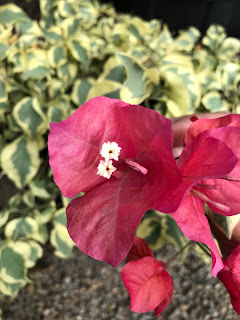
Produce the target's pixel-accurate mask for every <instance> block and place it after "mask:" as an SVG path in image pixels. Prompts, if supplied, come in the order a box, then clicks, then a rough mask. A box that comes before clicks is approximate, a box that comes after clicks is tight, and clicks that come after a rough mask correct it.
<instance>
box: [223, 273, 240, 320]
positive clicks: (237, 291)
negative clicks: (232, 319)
mask: <svg viewBox="0 0 240 320" xmlns="http://www.w3.org/2000/svg"><path fill="white" fill-rule="evenodd" d="M218 278H219V279H220V280H221V281H222V283H223V284H224V286H225V287H226V289H227V291H228V293H229V295H230V299H231V303H232V306H233V308H234V310H235V311H236V312H237V313H238V314H239V315H240V287H239V285H238V284H237V283H236V282H235V281H234V279H233V276H232V273H231V272H229V271H225V270H221V271H220V272H219V273H218Z"/></svg>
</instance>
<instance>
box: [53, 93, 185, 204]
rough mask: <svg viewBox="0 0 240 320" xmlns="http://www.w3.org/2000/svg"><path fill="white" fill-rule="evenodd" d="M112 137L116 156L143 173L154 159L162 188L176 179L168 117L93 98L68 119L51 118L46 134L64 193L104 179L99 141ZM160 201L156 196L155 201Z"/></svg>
mask: <svg viewBox="0 0 240 320" xmlns="http://www.w3.org/2000/svg"><path fill="white" fill-rule="evenodd" d="M108 141H110V142H116V143H117V145H118V146H119V147H121V152H120V158H121V159H122V160H125V159H130V160H131V159H132V160H133V161H135V162H138V163H139V164H140V165H142V166H143V167H145V168H147V170H148V172H149V171H150V170H151V168H152V167H154V166H155V164H156V163H157V164H160V166H159V167H158V170H162V182H163V181H164V182H166V183H167V185H166V187H165V189H166V191H169V192H171V191H172V189H173V188H175V187H176V186H177V185H179V184H180V183H181V173H180V171H179V169H178V167H177V165H176V163H175V160H174V158H173V155H172V145H173V134H172V129H171V121H170V120H169V119H166V118H165V117H163V116H161V115H160V114H159V113H157V112H155V111H154V110H150V109H146V108H144V107H141V106H133V105H129V104H126V103H124V102H122V101H120V100H116V99H110V98H106V97H97V98H93V99H91V100H89V101H88V102H86V103H85V104H84V105H83V106H81V107H80V108H78V109H77V110H76V111H75V112H74V113H73V114H72V115H71V116H70V117H69V118H68V119H66V120H64V121H62V122H59V123H52V124H51V125H50V134H49V139H48V147H49V155H50V165H51V167H52V170H53V176H54V180H55V182H56V184H57V185H58V186H59V188H60V189H61V191H62V193H63V195H64V196H68V197H70V198H71V197H74V196H75V195H76V194H78V193H79V192H80V191H83V192H86V191H88V190H90V189H91V188H94V187H95V186H96V185H98V184H100V183H102V182H106V180H105V178H104V177H101V176H99V175H97V174H96V172H97V167H98V165H99V163H100V160H101V159H102V158H101V155H100V151H101V149H102V146H103V144H104V143H107V142H108ZM159 201H160V202H161V199H160V200H159Z"/></svg>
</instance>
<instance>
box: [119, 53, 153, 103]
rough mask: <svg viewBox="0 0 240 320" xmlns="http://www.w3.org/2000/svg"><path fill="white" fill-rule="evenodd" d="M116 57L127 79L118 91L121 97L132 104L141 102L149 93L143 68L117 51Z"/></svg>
mask: <svg viewBox="0 0 240 320" xmlns="http://www.w3.org/2000/svg"><path fill="white" fill-rule="evenodd" d="M117 57H118V58H119V59H120V60H121V62H122V64H123V66H124V68H125V69H126V73H127V79H126V81H125V83H124V86H123V87H122V89H121V91H120V97H121V99H122V100H123V101H126V102H129V103H132V104H138V103H141V102H142V101H143V100H144V99H145V98H146V97H147V96H148V95H149V94H148V93H147V79H146V75H145V73H144V70H143V69H142V68H141V67H140V66H139V65H138V64H137V63H136V62H135V61H134V60H133V59H132V58H130V57H128V56H126V55H123V54H120V53H118V54H117Z"/></svg>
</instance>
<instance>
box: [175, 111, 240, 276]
mask: <svg viewBox="0 0 240 320" xmlns="http://www.w3.org/2000/svg"><path fill="white" fill-rule="evenodd" d="M232 116H233V115H231V119H232V118H233V117H232ZM228 117H230V116H226V117H223V118H224V119H225V121H223V120H219V119H222V118H219V119H200V120H197V121H195V122H193V124H192V125H191V126H190V128H189V129H188V131H187V132H186V135H185V144H186V145H185V147H184V149H183V151H182V153H181V155H180V158H179V160H178V165H179V168H180V170H181V172H182V174H183V176H184V179H183V183H182V184H181V185H180V186H179V187H178V190H177V191H176V192H175V193H174V194H173V198H174V200H175V201H178V199H177V198H178V197H180V198H183V201H182V203H181V205H180V206H179V208H178V210H177V211H176V212H175V213H173V214H172V216H173V218H174V219H175V220H176V222H177V223H178V225H179V226H180V228H181V229H182V231H183V233H184V234H185V235H186V236H187V237H188V238H190V239H192V240H195V241H199V242H203V243H205V244H207V245H208V246H209V247H210V249H211V252H212V260H213V270H212V273H213V275H214V276H216V275H217V273H218V272H219V271H220V270H221V269H222V268H223V263H222V259H221V256H220V253H219V251H218V249H217V246H216V244H215V242H214V240H213V238H212V235H211V230H210V227H209V224H208V220H207V218H206V216H205V212H204V207H203V206H204V202H206V203H208V205H209V206H210V208H211V209H213V210H214V211H215V212H217V213H219V214H222V215H226V216H227V215H233V214H236V213H238V212H239V211H240V206H239V204H240V203H239V201H240V200H239V191H240V189H239V188H240V185H239V182H238V181H235V179H236V180H238V177H239V173H238V170H239V169H238V168H239V155H240V154H239V149H238V147H237V141H239V140H240V128H238V127H233V126H229V127H218V126H220V125H219V123H225V124H226V123H234V124H236V123H237V122H238V121H239V119H240V116H237V115H235V120H234V121H232V120H229V119H228ZM236 118H237V119H238V120H237V119H236ZM226 119H228V120H226ZM205 122H207V123H211V124H212V127H214V129H212V128H211V127H210V126H209V125H206V123H205ZM239 178H240V177H239ZM239 181H240V179H239Z"/></svg>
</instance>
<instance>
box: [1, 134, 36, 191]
mask: <svg viewBox="0 0 240 320" xmlns="http://www.w3.org/2000/svg"><path fill="white" fill-rule="evenodd" d="M1 164H2V169H3V171H4V172H5V173H6V175H7V176H8V178H9V179H11V180H12V181H13V182H14V183H15V185H16V186H17V187H18V188H22V187H23V186H25V185H26V184H27V183H29V182H30V181H31V180H32V179H33V177H34V176H35V175H36V173H37V171H38V168H39V165H40V158H39V154H38V145H37V142H36V141H33V140H30V139H27V138H25V137H24V136H21V137H19V138H17V139H15V140H14V141H12V142H11V143H9V144H8V145H7V146H5V147H4V148H3V150H2V153H1Z"/></svg>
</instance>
